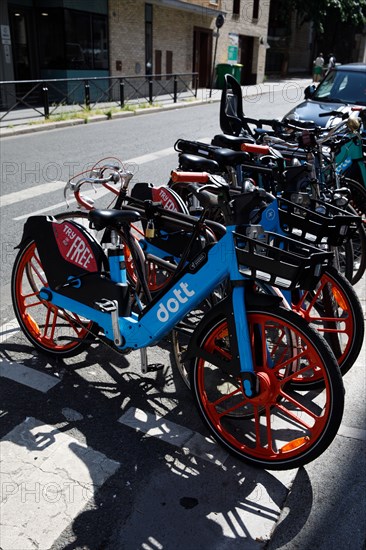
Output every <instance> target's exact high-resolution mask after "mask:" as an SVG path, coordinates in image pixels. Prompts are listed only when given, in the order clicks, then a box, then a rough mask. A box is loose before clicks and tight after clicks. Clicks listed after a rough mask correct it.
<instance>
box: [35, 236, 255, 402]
mask: <svg viewBox="0 0 366 550" xmlns="http://www.w3.org/2000/svg"><path fill="white" fill-rule="evenodd" d="M235 229H236V226H230V227H228V228H227V233H226V235H224V236H223V237H222V238H221V240H220V241H219V242H217V243H215V244H214V245H213V246H211V247H207V248H205V249H203V251H202V252H201V253H200V254H198V256H196V258H195V259H194V260H193V261H191V262H190V263H189V264H188V265H187V266H186V267H185V269H184V270H183V271H182V273H181V274H180V276H179V277H177V280H175V281H174V284H171V285H168V288H167V289H164V291H163V292H161V293H160V294H159V296H158V297H157V298H156V299H155V300H153V301H152V302H151V303H150V304H149V305H148V306H147V307H146V308H145V309H144V310H143V311H142V313H141V314H140V315H138V314H136V313H131V314H130V316H129V317H119V316H118V313H117V312H118V304H117V303H115V304H113V305H114V309H113V308H112V307H111V308H110V312H107V311H100V310H98V309H94V308H93V307H90V306H88V305H85V304H83V303H81V302H78V301H77V300H75V299H71V298H68V297H65V296H64V295H62V294H60V293H58V292H56V291H54V290H53V289H50V288H49V287H44V288H42V289H41V291H40V298H41V299H45V300H47V301H48V302H50V303H52V304H54V305H55V306H57V307H59V308H63V309H65V310H68V311H72V312H73V313H75V314H77V315H79V316H81V317H84V318H87V319H88V320H90V321H94V322H96V323H97V324H98V325H99V326H100V327H101V328H102V330H103V331H104V334H105V336H106V337H107V338H108V339H110V340H112V341H114V343H115V344H116V345H117V346H118V347H119V348H120V349H121V350H129V349H140V348H145V347H148V346H152V345H155V344H157V343H158V342H159V341H160V340H161V339H162V338H163V337H164V336H166V335H167V334H168V333H169V332H170V331H171V330H172V329H173V328H174V326H175V325H176V324H177V323H179V322H180V321H181V320H182V319H183V318H184V317H185V316H186V314H187V313H189V312H190V311H191V310H192V309H194V308H195V307H197V306H198V305H199V304H200V303H201V302H202V301H203V300H204V299H205V298H206V297H207V296H209V295H210V293H211V292H212V291H213V290H214V289H215V288H216V287H217V286H218V285H219V284H220V283H222V282H223V281H224V280H229V281H231V282H232V287H233V288H232V292H231V296H232V307H233V313H234V318H233V319H232V321H229V320H228V322H229V324H230V334H231V335H233V338H232V342H233V357H232V366H233V374H240V375H241V377H242V379H243V381H244V389H245V392H246V395H247V396H249V397H250V396H252V395H253V389H252V388H251V385H250V383H248V380H244V379H246V378H249V379H250V378H251V376H252V375H253V374H254V368H253V362H252V355H251V353H252V352H251V346H250V339H249V330H248V326H247V320H246V309H245V288H244V285H243V282H244V280H245V277H244V276H243V275H242V274H241V273H240V272H239V268H238V264H237V259H236V253H235V247H234V238H233V231H234V230H235ZM120 259H121V258H120V256H111V257H110V258H109V261H110V271H111V274H115V273H116V272H117V269H116V267H115V265H113V263H118V265H121V263H120ZM123 278H124V275H123V273H122V274H121V275H119V276H118V280H117V281H115V282H116V283H119V282H120V281H122V280H123ZM236 330H240V338H236ZM232 331H234V333H233V332H232ZM234 343H236V345H237V347H238V349H237V350H236V349H235V345H234ZM212 362H213V363H214V362H215V358H214V356H213V357H212ZM248 373H249V374H248Z"/></svg>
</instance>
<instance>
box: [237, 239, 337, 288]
mask: <svg viewBox="0 0 366 550" xmlns="http://www.w3.org/2000/svg"><path fill="white" fill-rule="evenodd" d="M233 234H234V243H235V251H236V257H237V261H238V267H239V271H240V273H241V274H242V275H245V276H246V277H248V278H250V279H254V280H257V281H265V282H266V283H268V284H270V285H271V286H276V287H278V288H281V289H293V288H301V289H303V290H308V289H313V288H314V286H315V285H316V284H317V283H318V281H319V279H320V277H321V276H322V274H323V270H324V267H325V266H326V265H327V264H328V263H329V261H330V260H331V259H332V256H333V253H332V252H326V251H324V250H320V249H319V248H316V247H315V246H312V245H310V244H307V243H304V242H301V241H298V240H295V239H290V238H288V237H284V236H282V235H279V234H277V233H272V232H269V231H264V233H263V234H261V235H260V237H259V238H257V239H253V238H251V237H247V236H246V235H242V234H240V233H237V232H234V233H233Z"/></svg>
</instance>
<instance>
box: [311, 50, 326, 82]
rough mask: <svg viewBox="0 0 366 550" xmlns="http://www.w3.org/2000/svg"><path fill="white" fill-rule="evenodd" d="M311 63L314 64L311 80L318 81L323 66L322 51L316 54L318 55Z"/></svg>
mask: <svg viewBox="0 0 366 550" xmlns="http://www.w3.org/2000/svg"><path fill="white" fill-rule="evenodd" d="M313 65H314V69H313V80H314V82H319V81H320V80H321V78H322V74H323V67H324V57H323V54H322V53H320V54H319V55H318V57H317V58H316V59H315V61H314V63H313Z"/></svg>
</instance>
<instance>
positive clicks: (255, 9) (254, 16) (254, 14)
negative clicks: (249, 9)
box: [253, 0, 259, 19]
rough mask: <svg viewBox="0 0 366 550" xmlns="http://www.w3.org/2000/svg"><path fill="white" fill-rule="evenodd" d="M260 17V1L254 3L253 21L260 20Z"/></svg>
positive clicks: (255, 0) (256, 0)
mask: <svg viewBox="0 0 366 550" xmlns="http://www.w3.org/2000/svg"><path fill="white" fill-rule="evenodd" d="M258 16H259V0H254V2H253V19H258Z"/></svg>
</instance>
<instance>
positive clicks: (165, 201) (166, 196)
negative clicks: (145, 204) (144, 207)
mask: <svg viewBox="0 0 366 550" xmlns="http://www.w3.org/2000/svg"><path fill="white" fill-rule="evenodd" d="M152 200H153V201H154V202H161V203H162V205H163V207H164V208H166V210H173V211H174V212H180V211H181V210H180V208H179V205H178V204H177V201H176V200H175V198H174V197H173V196H172V195H171V193H170V192H169V189H167V188H166V187H153V188H152Z"/></svg>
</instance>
